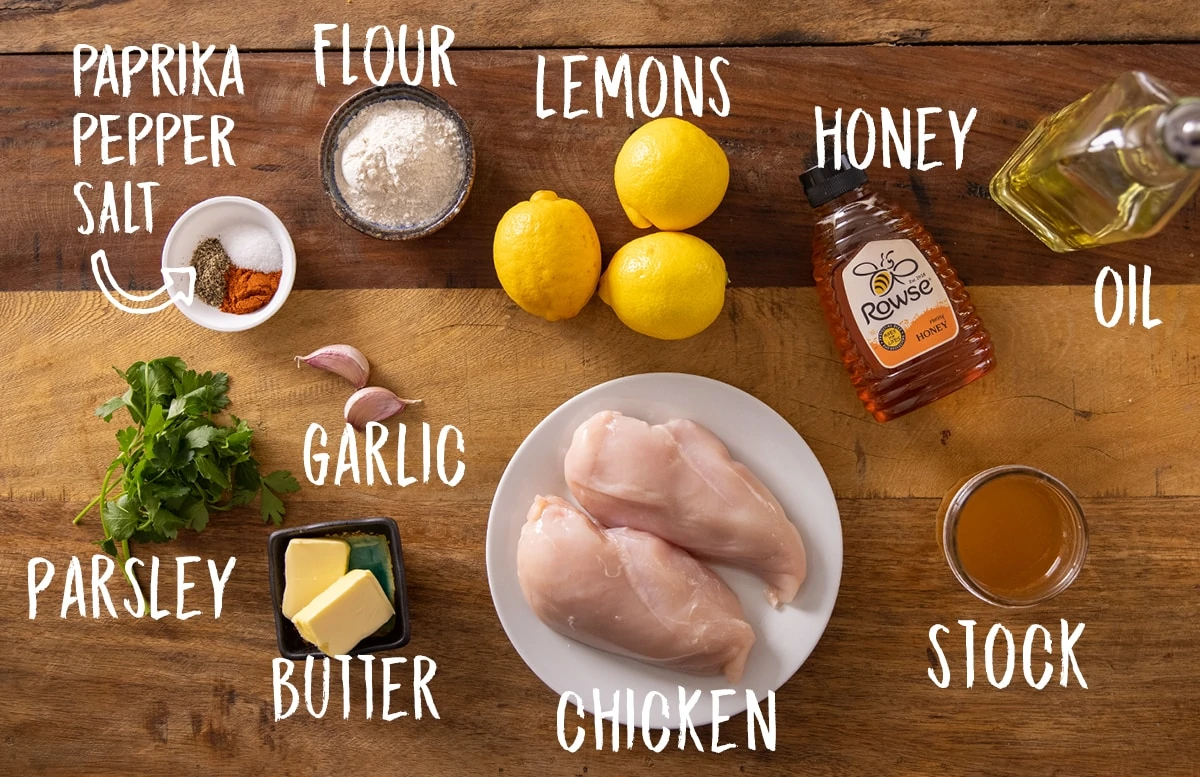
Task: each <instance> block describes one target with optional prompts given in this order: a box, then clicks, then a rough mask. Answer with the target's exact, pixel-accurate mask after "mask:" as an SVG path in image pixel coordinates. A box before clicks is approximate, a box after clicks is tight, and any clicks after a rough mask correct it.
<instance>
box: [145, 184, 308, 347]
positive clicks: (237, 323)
mask: <svg viewBox="0 0 1200 777" xmlns="http://www.w3.org/2000/svg"><path fill="white" fill-rule="evenodd" d="M245 223H250V224H254V225H256V226H260V227H262V228H263V229H265V230H267V231H268V232H270V233H271V236H272V237H273V238H275V241H276V242H277V243H279V248H280V250H281V251H282V252H283V273H282V275H280V277H279V288H278V289H276V290H275V296H273V297H271V301H270V302H268V303H267V304H266V305H263V306H262V307H261V308H259V309H258V310H256V311H254V312H253V313H242V314H237V313H224V312H222V311H221V310H220V309H219V308H214V307H213V306H212V305H209V304H208V303H206V302H204V301H203V300H201V299H200V298H199V297H198V296H193V297H192V302H191V304H187V303H185V302H184V301H183V300H182V299H178V298H177V299H176V300H175V307H177V308H179V310H180V311H181V312H182V313H183V315H185V316H187V317H188V318H190V319H191V320H192V321H195V322H196V323H197V324H199V325H200V326H202V327H204V328H206V329H211V330H213V331H215V332H241V331H242V330H245V329H252V328H254V327H256V326H258V325H259V324H261V323H262V322H264V321H266V320H267V319H268V318H270V317H271V316H273V315H275V312H276V311H277V310H279V309H280V308H281V307H283V303H284V300H286V299H287V296H288V294H289V293H291V291H292V284H293V283H294V282H295V280H296V246H295V245H293V244H292V236H291V235H289V234H288V231H287V227H285V226H284V225H283V222H282V221H280V220H279V217H278V216H276V215H275V214H274V213H272V212H271V210H270V208H268V207H267V206H265V205H263V204H262V203H259V202H255V201H254V200H250V199H247V198H245V197H213V198H212V199H208V200H204V201H203V202H198V203H196V204H195V205H193V206H192V207H190V208H188V209H187V210H186V211H184V213H183V215H182V216H180V217H179V220H178V221H176V222H175V225H174V226H173V227H171V231H170V232H168V233H167V240H166V242H165V243H163V252H162V266H163V269H164V270H165V269H168V268H181V267H188V266H190V265H191V263H192V254H193V253H194V252H195V251H196V246H197V245H199V244H200V241H202V240H204V239H206V238H210V237H220V234H221V230H222V229H225V228H227V227H230V226H232V225H234V224H245ZM174 291H175V289H174V287H172V289H171V292H172V293H174Z"/></svg>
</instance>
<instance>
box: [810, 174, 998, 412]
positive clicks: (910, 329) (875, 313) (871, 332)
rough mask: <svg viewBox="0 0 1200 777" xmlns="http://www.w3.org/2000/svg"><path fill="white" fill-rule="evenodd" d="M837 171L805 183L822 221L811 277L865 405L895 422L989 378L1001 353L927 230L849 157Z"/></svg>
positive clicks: (816, 235) (816, 236)
mask: <svg viewBox="0 0 1200 777" xmlns="http://www.w3.org/2000/svg"><path fill="white" fill-rule="evenodd" d="M829 164H833V163H832V162H830V163H829ZM839 167H840V169H832V168H830V167H825V168H822V167H814V168H811V169H809V170H807V171H805V173H804V175H802V176H801V177H800V180H801V182H802V183H803V185H804V194H805V196H806V197H807V198H808V201H809V203H810V204H811V205H812V206H813V208H814V209H815V210H816V217H817V223H816V227H815V231H814V234H813V254H812V256H813V275H814V277H815V279H816V282H817V291H818V293H819V296H820V300H821V308H822V311H823V312H824V314H825V321H826V323H827V324H828V325H829V329H830V331H831V332H832V333H833V338H834V342H835V344H836V345H837V348H838V350H839V351H840V352H841V355H842V362H843V363H844V364H845V365H846V368H847V370H849V372H850V379H851V381H852V382H853V384H854V388H855V390H856V391H857V392H858V397H859V399H860V400H862V403H863V405H864V406H865V407H866V408H867V411H868V412H870V413H871V414H872V415H873V416H874V417H875V420H876V421H880V422H883V421H889V420H891V419H893V418H897V417H899V416H902V415H904V414H905V413H908V412H911V411H913V410H916V409H917V408H919V407H923V406H924V405H927V404H929V403H930V402H933V401H935V400H937V399H940V398H942V397H944V396H946V395H947V394H950V393H952V392H954V391H957V390H958V389H960V388H962V387H964V386H966V385H967V384H969V383H971V382H973V381H975V380H977V379H979V378H981V377H983V376H984V375H986V374H987V373H988V372H990V371H991V370H992V369H993V368H994V367H995V366H996V357H995V351H994V348H993V346H992V341H991V338H990V337H989V336H988V333H987V331H986V330H985V329H984V328H983V324H982V323H981V322H980V320H979V316H978V314H977V313H976V312H975V306H974V304H972V302H971V297H970V295H969V294H967V290H966V288H964V287H963V284H962V281H960V280H959V278H958V274H957V273H956V272H955V271H954V268H953V267H952V266H951V265H950V262H949V261H947V259H946V256H945V255H944V254H943V253H942V249H941V248H940V247H939V246H938V244H937V243H936V242H934V239H933V237H932V236H931V235H930V234H929V232H928V231H927V230H926V229H925V227H924V226H922V225H921V224H920V222H918V221H917V220H916V219H915V218H914V217H913V216H912V214H910V213H909V212H908V211H906V210H904V209H903V208H901V207H900V206H899V205H896V204H895V203H892V202H889V201H888V200H887V199H885V198H884V197H882V196H881V195H880V194H878V193H877V192H876V191H875V190H874V189H873V188H872V187H871V185H870V184H869V183H868V182H867V176H866V173H864V172H863V171H862V170H858V169H856V168H854V167H851V166H850V162H849V160H848V159H846V158H845V157H844V156H843V157H842V158H841V160H840V165H839Z"/></svg>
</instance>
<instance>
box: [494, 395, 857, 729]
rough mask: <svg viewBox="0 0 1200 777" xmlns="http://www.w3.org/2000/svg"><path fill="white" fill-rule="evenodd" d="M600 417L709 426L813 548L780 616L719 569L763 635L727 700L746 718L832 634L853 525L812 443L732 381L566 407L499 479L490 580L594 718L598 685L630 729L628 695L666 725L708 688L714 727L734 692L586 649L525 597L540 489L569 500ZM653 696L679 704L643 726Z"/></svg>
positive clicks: (698, 720)
mask: <svg viewBox="0 0 1200 777" xmlns="http://www.w3.org/2000/svg"><path fill="white" fill-rule="evenodd" d="M601 410H616V411H619V412H621V413H624V414H625V415H629V416H634V417H636V418H641V419H642V420H644V421H647V422H649V423H652V424H655V423H663V422H665V421H667V420H668V419H671V418H689V419H691V420H693V421H695V422H697V423H699V424H702V425H703V426H706V427H708V428H709V429H710V430H712V432H713V433H714V434H716V435H717V436H718V437H719V438H721V440H722V442H724V443H725V444H726V446H728V448H729V451H730V453H731V455H732V456H733V458H734V459H736V460H737V461H740V462H742V463H743V464H745V465H746V466H748V467H749V468H750V469H751V471H753V472H754V474H755V475H757V476H758V477H759V478H760V479H761V480H762V482H763V483H764V484H765V485H766V486H767V488H769V489H771V492H772V493H773V494H774V495H775V497H776V498H777V499H778V500H779V503H780V504H781V505H783V509H784V511H785V512H786V513H787V515H788V517H789V518H791V519H792V521H794V522H795V524H796V526H797V527H798V528H799V529H800V535H801V536H802V537H803V539H804V546H805V548H806V549H807V551H808V577H807V579H806V580H805V581H804V585H803V586H801V588H800V592H799V594H798V595H797V596H796V599H795V600H794V601H793V602H792V603H791V604H789V605H786V606H785V607H783V608H782V609H780V610H776V609H774V608H772V607H771V606H770V605H769V604H768V603H767V600H766V598H765V597H764V596H763V584H762V582H761V581H760V580H759V579H758V578H756V577H754V576H752V575H750V574H749V573H747V572H743V571H740V570H736V569H731V568H727V567H718V566H714V570H715V571H716V572H717V574H719V575H720V576H721V577H722V579H724V580H725V582H726V583H728V584H729V586H730V587H731V588H732V589H733V590H734V592H735V593H736V594H737V595H738V598H739V599H741V602H742V608H743V609H744V610H745V613H746V619H747V620H748V621H749V622H750V625H751V626H753V627H754V633H755V634H756V635H757V637H758V639H757V641H756V642H755V643H754V647H753V649H752V650H751V652H750V657H749V660H748V661H747V664H746V672H745V675H744V676H743V678H742V682H741V683H740V684H739V685H737V686H734V687H733V690H735V691H736V693H735V694H734V695H733V696H727V697H723V698H721V700H720V712H721V714H722V715H736V714H738V713H740V712H744V711H745V710H746V706H747V703H746V693H745V691H746V689H751V690H753V691H754V694H755V697H756V698H757V699H760V700H762V699H765V697H766V695H767V692H768V691H775V690H778V689H779V687H780V686H782V685H783V684H784V683H785V682H787V680H788V678H790V677H791V676H792V675H793V674H795V672H796V670H797V669H799V668H800V665H801V664H803V663H804V661H805V659H807V658H808V656H809V654H810V653H812V651H813V648H814V647H816V645H817V640H819V639H820V638H821V634H822V632H824V631H825V625H826V624H827V623H828V622H829V616H830V614H831V613H832V612H833V603H834V600H836V599H837V592H838V584H839V583H840V582H841V577H842V524H841V521H840V519H839V518H838V509H837V503H836V502H835V501H834V498H833V490H832V489H831V488H830V487H829V480H828V479H827V478H826V477H825V472H824V471H823V470H822V469H821V465H820V464H819V463H818V462H817V458H816V457H815V456H814V455H813V453H812V450H810V449H809V447H808V445H807V444H806V443H805V442H804V439H803V438H801V437H800V435H799V434H798V433H797V432H796V430H795V429H793V428H792V427H791V425H790V424H788V422H787V421H785V420H784V419H783V417H782V416H780V415H779V414H778V413H776V412H775V411H774V410H772V409H771V408H769V407H767V406H766V405H765V404H763V403H762V402H760V401H759V400H757V399H755V398H754V397H752V396H750V395H749V394H747V393H746V392H744V391H742V390H740V389H736V388H734V387H733V386H729V385H727V384H725V383H721V382H719V381H715V380H711V379H709V378H702V377H698V376H696V375H682V374H678V373H651V374H647V375H632V376H630V377H627V378H619V379H617V380H613V381H609V382H608V383H602V384H600V385H599V386H595V387H593V388H591V389H589V390H587V391H585V392H583V393H582V394H579V395H578V396H576V397H575V398H573V399H571V400H569V401H567V402H565V403H563V405H562V406H560V407H559V408H558V409H557V410H555V411H554V412H552V413H551V414H550V415H548V416H546V418H545V420H543V421H542V422H541V423H540V424H538V425H537V427H536V428H535V429H534V430H533V431H532V432H530V434H529V436H528V437H527V438H525V442H523V443H521V447H519V448H518V449H517V452H516V453H515V454H513V457H512V460H511V461H510V462H509V463H508V468H507V469H505V471H504V476H503V477H502V478H500V485H499V486H497V488H496V496H495V498H494V499H493V500H492V511H491V515H490V516H489V518H488V530H487V571H488V584H489V585H490V586H491V589H492V601H493V602H494V603H495V605H496V613H497V614H498V615H499V616H500V623H501V624H503V626H504V631H505V632H506V633H507V634H508V638H509V640H511V641H512V644H513V647H515V648H516V649H517V652H518V653H519V654H520V655H521V658H523V659H524V660H525V663H526V664H528V665H529V668H530V669H532V670H533V672H534V674H536V675H537V676H538V677H540V678H541V679H542V681H543V682H545V683H546V685H548V686H550V687H551V688H552V689H553V690H554V691H555V693H557V694H559V695H560V696H561V694H562V693H564V692H565V691H573V692H575V693H576V694H578V695H579V696H580V698H581V699H582V700H583V706H584V707H585V708H586V709H587V711H588V712H593V713H594V710H593V701H592V698H593V689H598V690H599V692H600V698H601V699H602V700H603V710H604V711H605V712H608V711H609V710H610V708H611V707H612V700H613V694H614V693H615V692H617V691H621V693H622V696H621V704H620V708H619V712H618V718H619V720H620V722H621V724H622V725H629V724H630V722H631V721H630V719H629V712H628V708H627V701H626V696H625V694H624V691H625V689H631V690H632V691H633V693H634V696H635V701H634V705H633V708H634V709H633V717H634V720H633V721H632V723H633V724H634V725H637V726H639V727H650V728H655V729H657V728H676V727H678V725H679V721H678V706H679V688H680V687H683V688H685V689H687V693H688V696H689V698H690V696H691V694H692V693H694V692H695V691H696V690H700V691H702V693H701V696H700V701H699V703H698V704H697V705H696V707H695V708H693V710H692V713H691V715H690V718H691V720H692V721H693V723H694V724H695V725H698V726H699V725H704V724H707V723H710V722H712V718H713V710H712V701H711V700H712V697H711V695H710V694H709V691H710V690H715V689H725V688H729V687H730V685H729V683H728V682H727V681H726V680H725V679H724V678H722V677H712V678H709V677H696V676H694V675H690V674H686V673H683V672H676V671H672V670H669V669H662V668H659V667H653V666H648V665H646V664H643V663H641V662H639V661H636V660H633V659H630V658H624V657H621V656H616V655H613V654H611V653H605V652H603V651H600V650H596V649H595V648H592V647H588V646H587V645H584V644H582V643H579V642H575V641H574V640H571V639H568V638H567V637H564V636H562V635H561V634H558V633H557V632H555V631H553V630H552V629H550V628H549V627H548V626H546V625H545V624H543V623H542V622H541V621H540V620H538V618H537V616H536V615H534V613H533V610H532V609H531V608H530V607H529V604H528V603H527V602H526V601H525V596H524V594H523V593H522V592H521V586H520V584H519V583H518V581H517V569H516V565H517V541H518V540H519V539H520V536H521V526H522V524H524V522H525V516H526V514H527V513H528V512H529V506H530V505H531V504H532V503H533V499H534V497H535V496H537V495H538V494H554V495H558V496H561V497H564V498H567V499H570V496H571V492H570V490H569V489H568V488H567V483H566V479H565V477H564V476H563V458H564V456H565V455H566V452H567V448H568V447H569V446H570V444H571V436H572V434H574V432H575V429H576V428H577V427H578V426H579V425H580V424H581V423H583V422H584V421H585V420H586V419H587V418H588V417H590V416H591V415H592V414H593V413H597V412H599V411H601ZM652 691H658V692H659V693H662V694H664V695H665V696H666V698H667V699H668V700H669V704H670V710H671V716H670V717H669V718H667V717H664V716H663V715H662V710H661V707H660V705H659V704H658V702H657V700H656V702H655V703H654V704H653V705H651V708H650V710H649V713H650V714H649V715H648V717H647V718H646V720H642V706H643V700H644V699H645V697H646V695H647V694H649V693H650V692H652ZM763 712H764V714H765V712H766V707H765V705H764V706H763ZM567 720H568V721H571V720H576V718H575V715H574V709H573V708H569V710H568V718H567ZM580 723H582V721H580ZM569 725H573V724H569ZM568 730H570V729H568ZM569 736H570V735H569Z"/></svg>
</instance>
